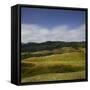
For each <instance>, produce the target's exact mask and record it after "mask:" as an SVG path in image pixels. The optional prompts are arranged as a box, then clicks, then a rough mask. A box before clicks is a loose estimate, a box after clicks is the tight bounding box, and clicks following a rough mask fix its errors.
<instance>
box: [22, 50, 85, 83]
mask: <svg viewBox="0 0 90 90" xmlns="http://www.w3.org/2000/svg"><path fill="white" fill-rule="evenodd" d="M67 50H68V49H67ZM55 51H58V50H55ZM46 52H47V51H42V53H46ZM49 52H50V51H49ZM58 52H59V51H58ZM40 53H41V51H40V52H35V53H34V54H40ZM84 78H85V52H84V49H83V48H80V51H74V52H69V51H68V52H66V51H65V52H64V53H62V54H61V53H54V54H51V55H46V56H39V57H35V56H34V57H30V56H29V58H25V59H23V60H22V61H21V82H38V81H52V80H70V79H71V80H72V79H84Z"/></svg>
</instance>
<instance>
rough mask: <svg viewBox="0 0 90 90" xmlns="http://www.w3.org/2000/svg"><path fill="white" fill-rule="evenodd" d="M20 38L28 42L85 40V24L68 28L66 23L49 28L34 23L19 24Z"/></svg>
mask: <svg viewBox="0 0 90 90" xmlns="http://www.w3.org/2000/svg"><path fill="white" fill-rule="evenodd" d="M21 30H22V31H21V40H22V42H23V43H28V42H38V43H40V42H45V41H67V42H69V41H85V25H81V26H79V27H77V28H74V29H70V27H69V26H67V25H62V26H57V27H53V28H52V29H51V30H50V29H48V28H44V27H41V26H39V25H34V24H22V25H21Z"/></svg>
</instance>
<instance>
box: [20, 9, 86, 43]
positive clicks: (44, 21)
mask: <svg viewBox="0 0 90 90" xmlns="http://www.w3.org/2000/svg"><path fill="white" fill-rule="evenodd" d="M21 25H22V29H23V30H22V32H23V34H22V42H31V41H35V42H44V41H47V40H50V39H47V37H46V36H48V38H50V36H51V37H52V35H55V34H52V35H51V34H48V33H50V31H51V32H53V33H56V32H55V31H58V32H63V31H65V32H63V33H64V38H65V34H67V33H66V32H68V31H69V30H70V31H74V32H75V31H76V32H78V31H79V35H81V34H80V32H81V33H83V36H81V37H82V38H81V37H80V36H79V37H80V41H84V38H85V35H84V34H85V33H84V32H85V31H84V30H83V29H85V12H84V11H75V10H74V11H72V10H59V9H58V10H56V9H40V8H22V9H21ZM81 28H82V31H80V29H81ZM61 29H63V30H61ZM34 31H36V32H37V34H40V35H41V37H42V38H43V39H42V40H39V39H40V36H37V38H38V40H36V39H34V38H35V34H36V33H35V32H34ZM26 32H27V34H29V35H26V34H24V33H26ZM38 32H39V33H38ZM43 32H45V33H46V35H42V33H43ZM76 32H75V33H76ZM31 34H33V35H31ZM59 34H60V33H59ZM61 34H62V33H61ZM69 34H71V32H70V33H69ZM72 34H73V33H72ZM76 34H77V33H76ZM25 35H26V36H25ZM56 35H57V34H56ZM27 36H28V37H27ZM29 36H32V39H31V38H30V37H29ZM76 36H77V35H76ZM25 38H27V39H25ZM59 38H61V39H62V41H63V40H64V41H70V40H65V39H63V36H58V37H56V39H55V38H54V39H53V40H51V41H54V40H57V41H59ZM45 39H46V40H45ZM61 39H60V41H61ZM69 39H70V37H69ZM71 41H75V36H74V39H73V40H71ZM76 41H77V39H76Z"/></svg>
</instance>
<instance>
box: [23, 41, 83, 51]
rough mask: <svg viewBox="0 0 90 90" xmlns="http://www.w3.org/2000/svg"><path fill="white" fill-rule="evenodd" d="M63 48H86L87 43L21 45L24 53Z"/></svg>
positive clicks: (49, 42) (30, 43) (57, 42)
mask: <svg viewBox="0 0 90 90" xmlns="http://www.w3.org/2000/svg"><path fill="white" fill-rule="evenodd" d="M62 47H72V48H75V49H77V48H79V47H82V48H84V47H85V42H62V41H47V42H43V43H34V42H29V43H26V44H24V43H22V44H21V51H22V52H35V51H42V50H53V49H57V48H62Z"/></svg>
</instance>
